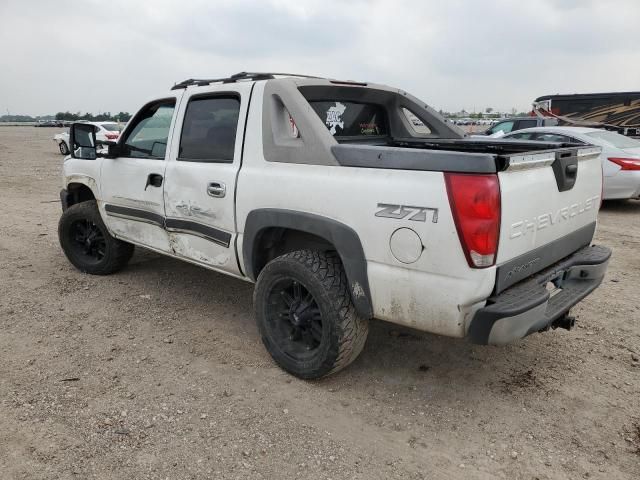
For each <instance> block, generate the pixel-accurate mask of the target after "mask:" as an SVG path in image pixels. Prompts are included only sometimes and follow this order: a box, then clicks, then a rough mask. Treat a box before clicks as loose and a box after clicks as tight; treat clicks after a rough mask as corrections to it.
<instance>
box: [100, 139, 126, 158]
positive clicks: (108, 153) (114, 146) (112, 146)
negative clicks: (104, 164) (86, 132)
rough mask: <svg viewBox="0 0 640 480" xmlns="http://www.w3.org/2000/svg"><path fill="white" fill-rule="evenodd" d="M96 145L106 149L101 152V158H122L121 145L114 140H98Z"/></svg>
mask: <svg viewBox="0 0 640 480" xmlns="http://www.w3.org/2000/svg"><path fill="white" fill-rule="evenodd" d="M96 143H97V144H98V145H100V146H102V147H106V148H103V149H101V151H100V152H99V154H100V156H101V157H105V158H118V157H120V156H121V152H122V149H121V148H120V145H118V142H114V141H113V140H98V141H97V142H96Z"/></svg>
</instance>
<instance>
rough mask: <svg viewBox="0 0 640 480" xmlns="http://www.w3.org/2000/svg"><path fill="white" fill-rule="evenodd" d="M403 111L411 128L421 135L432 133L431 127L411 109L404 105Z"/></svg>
mask: <svg viewBox="0 0 640 480" xmlns="http://www.w3.org/2000/svg"><path fill="white" fill-rule="evenodd" d="M402 113H403V114H404V116H405V118H406V119H407V121H408V122H409V125H411V128H412V129H413V131H414V132H415V133H417V134H419V135H424V134H429V133H431V129H430V128H429V127H428V126H427V125H425V123H424V122H423V121H422V120H420V119H419V118H418V117H417V116H416V114H415V113H413V112H412V111H411V110H409V109H407V108H404V107H403V108H402Z"/></svg>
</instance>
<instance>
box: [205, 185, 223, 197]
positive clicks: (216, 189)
mask: <svg viewBox="0 0 640 480" xmlns="http://www.w3.org/2000/svg"><path fill="white" fill-rule="evenodd" d="M207 194H208V195H209V196H210V197H216V198H223V197H224V196H225V195H226V194H227V187H225V185H224V183H220V182H210V183H209V184H208V185H207Z"/></svg>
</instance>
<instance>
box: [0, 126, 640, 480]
mask: <svg viewBox="0 0 640 480" xmlns="http://www.w3.org/2000/svg"><path fill="white" fill-rule="evenodd" d="M56 132H57V130H56V129H45V128H39V129H36V128H32V127H0V292H1V293H0V472H2V473H1V474H0V477H1V478H2V479H13V478H20V479H22V478H27V479H48V480H49V479H58V478H62V479H88V478H101V479H102V478H105V479H123V478H131V479H147V478H149V479H152V478H153V479H155V478H162V479H164V478H170V479H183V478H184V479H192V478H238V479H246V478H265V479H271V478H332V479H340V478H350V479H372V478H408V479H419V478H428V479H450V478H464V479H485V478H486V479H493V478H505V479H520V478H522V479H564V478H571V479H573V478H602V479H623V478H625V479H632V478H633V479H636V478H639V477H640V408H639V407H640V397H639V395H638V393H639V385H640V382H639V375H640V361H639V360H640V324H639V320H640V307H639V306H638V285H639V284H640V273H639V272H640V255H639V254H638V249H639V248H640V202H624V203H616V204H610V205H605V206H604V208H603V210H602V212H601V214H600V226H599V229H598V233H597V242H599V243H603V244H605V245H608V246H610V247H612V248H613V249H614V257H613V259H612V262H611V265H610V269H609V273H608V275H607V278H606V279H605V281H604V283H603V285H602V287H601V288H600V289H598V290H597V291H596V292H595V293H594V294H592V295H591V296H590V297H588V298H587V299H586V300H585V301H584V302H583V303H582V304H580V306H579V307H577V308H576V309H575V310H574V313H575V314H576V316H577V317H578V324H577V328H576V329H575V330H573V331H571V332H566V331H564V330H562V331H560V330H557V331H555V332H552V333H545V334H536V335H532V336H530V337H529V338H527V339H525V340H524V341H521V342H517V343H514V344H512V345H509V346H507V347H500V348H498V347H480V346H473V345H469V344H468V343H466V342H465V341H463V340H456V339H450V338H442V337H437V336H434V335H430V334H425V333H421V332H416V331H412V330H408V329H402V328H397V327H395V326H393V325H390V324H386V323H383V322H373V323H372V326H371V332H370V335H369V339H368V341H367V345H366V346H365V350H364V352H363V354H362V355H361V356H360V358H359V359H358V360H357V361H356V362H355V363H354V364H353V365H352V366H351V367H350V368H348V369H347V370H345V371H343V372H342V373H340V374H338V375H335V376H333V377H330V378H328V379H324V380H322V381H316V382H305V381H300V380H297V379H296V378H293V377H291V376H289V375H287V374H285V373H283V372H282V371H281V370H279V369H278V368H277V367H276V366H275V365H274V364H273V362H272V361H271V359H270V357H269V356H268V355H267V353H266V351H265V350H264V348H263V347H262V344H261V343H260V339H259V337H258V333H257V329H256V326H255V324H254V321H253V318H252V307H251V294H252V286H251V285H250V284H247V283H244V282H241V281H238V280H234V279H231V278H228V277H225V276H223V275H219V274H217V273H214V272H210V271H207V270H205V269H202V268H198V267H195V266H192V265H189V264H186V263H183V262H179V261H176V260H173V259H169V258H165V257H162V256H159V255H157V254H154V253H150V252H146V251H143V250H142V249H138V251H137V253H136V255H135V256H134V259H133V261H132V262H131V263H130V265H129V267H128V268H126V269H125V270H124V271H123V272H121V273H119V274H116V275H112V276H109V277H92V276H88V275H85V274H82V273H80V272H78V271H76V270H75V269H74V268H72V267H71V265H70V264H69V263H68V262H67V261H66V259H65V257H64V255H63V254H62V251H61V250H60V248H59V246H58V241H57V221H58V217H59V215H60V205H59V202H58V192H59V189H60V164H61V161H62V157H61V156H60V155H59V154H57V153H56V147H55V145H54V143H53V142H52V141H51V137H52V136H53V134H54V133H56Z"/></svg>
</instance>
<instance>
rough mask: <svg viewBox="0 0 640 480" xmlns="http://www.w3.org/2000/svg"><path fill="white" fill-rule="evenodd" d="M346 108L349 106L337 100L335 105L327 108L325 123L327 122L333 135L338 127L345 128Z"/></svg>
mask: <svg viewBox="0 0 640 480" xmlns="http://www.w3.org/2000/svg"><path fill="white" fill-rule="evenodd" d="M346 109H347V107H345V106H344V105H343V104H342V103H340V102H336V104H335V105H334V106H333V107H329V110H327V119H326V120H325V123H326V124H327V127H329V133H331V135H335V134H336V128H337V127H340V128H341V129H343V130H344V122H343V121H342V115H343V114H344V111H345V110H346Z"/></svg>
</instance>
